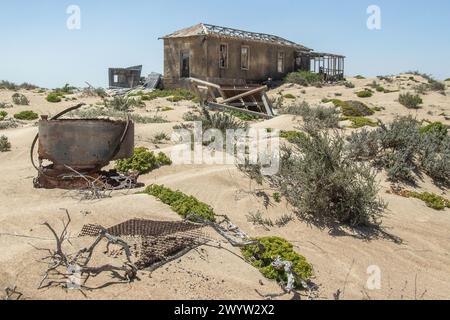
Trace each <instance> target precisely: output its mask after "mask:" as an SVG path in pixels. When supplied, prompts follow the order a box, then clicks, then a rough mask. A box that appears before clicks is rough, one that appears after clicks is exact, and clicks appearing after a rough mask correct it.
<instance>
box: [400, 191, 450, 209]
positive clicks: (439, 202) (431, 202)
mask: <svg viewBox="0 0 450 320" xmlns="http://www.w3.org/2000/svg"><path fill="white" fill-rule="evenodd" d="M406 196H407V197H409V198H416V199H419V200H422V201H423V202H425V204H426V205H427V206H428V207H429V208H432V209H434V210H444V209H445V208H450V201H449V200H447V199H445V198H443V197H441V196H439V195H437V194H434V193H429V192H423V193H419V192H413V191H408V192H406Z"/></svg>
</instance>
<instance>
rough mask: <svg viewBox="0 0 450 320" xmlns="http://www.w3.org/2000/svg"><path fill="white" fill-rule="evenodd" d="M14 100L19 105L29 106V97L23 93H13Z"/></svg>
mask: <svg viewBox="0 0 450 320" xmlns="http://www.w3.org/2000/svg"><path fill="white" fill-rule="evenodd" d="M12 101H13V102H14V104H16V105H19V106H27V105H29V104H30V101H29V100H28V98H27V97H25V96H24V95H23V94H21V93H14V94H13V95H12Z"/></svg>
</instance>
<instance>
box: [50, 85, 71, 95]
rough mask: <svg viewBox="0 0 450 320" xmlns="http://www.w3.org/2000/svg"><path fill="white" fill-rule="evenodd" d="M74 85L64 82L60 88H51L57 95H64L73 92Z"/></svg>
mask: <svg viewBox="0 0 450 320" xmlns="http://www.w3.org/2000/svg"><path fill="white" fill-rule="evenodd" d="M75 89H76V88H75V87H72V86H70V85H69V84H68V83H66V84H65V85H64V87H62V88H56V89H55V90H53V91H54V92H55V93H57V94H58V95H59V96H64V95H70V94H73V91H74V90H75Z"/></svg>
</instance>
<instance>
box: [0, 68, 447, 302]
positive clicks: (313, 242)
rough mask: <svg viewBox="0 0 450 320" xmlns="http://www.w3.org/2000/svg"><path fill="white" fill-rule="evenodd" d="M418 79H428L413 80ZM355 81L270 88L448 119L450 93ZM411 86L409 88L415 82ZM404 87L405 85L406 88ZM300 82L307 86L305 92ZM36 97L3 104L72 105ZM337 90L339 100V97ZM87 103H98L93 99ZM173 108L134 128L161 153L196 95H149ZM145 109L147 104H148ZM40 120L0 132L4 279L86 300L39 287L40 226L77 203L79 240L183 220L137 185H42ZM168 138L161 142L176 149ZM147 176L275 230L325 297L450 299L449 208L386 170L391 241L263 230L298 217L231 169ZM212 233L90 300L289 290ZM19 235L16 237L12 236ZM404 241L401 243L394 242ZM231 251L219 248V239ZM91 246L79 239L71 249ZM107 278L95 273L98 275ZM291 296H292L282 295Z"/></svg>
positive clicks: (1, 94) (30, 291)
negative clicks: (309, 268) (363, 92)
mask: <svg viewBox="0 0 450 320" xmlns="http://www.w3.org/2000/svg"><path fill="white" fill-rule="evenodd" d="M402 77H403V78H402V79H396V80H395V81H394V83H392V84H385V87H386V88H388V89H391V90H401V91H404V90H407V89H408V88H410V86H411V85H412V83H413V82H412V81H411V80H409V75H405V76H402ZM416 79H417V81H424V80H423V79H421V78H420V77H417V76H416ZM349 80H350V81H352V82H353V83H354V84H355V85H356V88H354V89H348V88H345V87H343V86H325V87H323V88H301V87H299V86H295V85H294V86H291V85H283V86H282V87H280V88H277V89H275V90H273V91H272V92H270V96H272V97H276V96H279V93H280V92H282V94H286V93H291V94H293V95H294V96H296V99H295V100H293V101H286V102H285V103H287V104H288V103H299V102H301V101H303V100H305V101H307V102H309V103H320V102H321V100H322V99H323V98H336V97H337V98H338V99H342V100H360V101H364V102H365V103H368V104H369V105H370V106H379V107H384V108H385V110H383V111H380V112H377V113H376V114H375V115H373V116H371V117H370V118H372V119H374V120H376V119H380V120H382V121H391V120H392V119H393V118H394V117H395V116H396V115H406V114H412V115H413V116H415V117H417V118H418V119H428V120H430V121H441V122H443V123H445V124H447V125H450V119H449V118H448V117H447V118H446V117H445V115H443V114H446V115H450V98H449V96H450V92H449V91H448V90H447V96H444V95H441V94H439V93H429V94H427V95H426V96H424V107H423V108H422V109H420V110H418V111H410V110H408V109H406V108H405V107H403V106H401V105H400V104H399V103H398V102H397V101H396V99H397V98H398V92H396V93H388V94H383V93H377V94H374V96H373V97H371V98H368V99H359V98H357V97H356V95H355V92H356V91H358V90H359V89H361V88H362V87H363V86H366V85H367V84H369V83H371V82H372V81H373V80H374V79H364V80H358V79H354V78H352V79H349ZM408 83H410V85H409V86H408ZM402 88H404V89H402ZM302 90H305V91H304V93H303V92H302ZM22 93H24V94H25V95H26V96H27V97H29V99H30V101H31V103H30V106H27V107H17V106H16V107H14V108H13V109H6V111H7V112H8V113H9V114H10V115H12V114H13V113H15V112H18V111H22V110H27V109H31V110H35V111H36V112H38V113H39V114H56V113H57V112H59V111H61V110H63V109H64V108H65V107H67V106H70V105H73V104H74V103H73V102H62V103H60V104H51V103H48V102H46V101H45V95H43V94H38V93H32V92H30V91H24V92H22ZM336 94H338V96H336ZM11 95H12V93H11V92H10V91H6V90H1V91H0V101H4V102H6V101H9V100H10V96H11ZM78 100H79V101H83V102H84V101H85V102H86V103H88V104H89V103H95V102H96V99H95V98H88V99H84V98H81V97H78ZM161 105H171V106H172V108H174V110H173V111H168V112H167V113H164V115H165V116H167V119H168V120H169V121H170V123H166V124H145V125H143V124H139V125H137V126H136V144H137V145H142V146H146V147H150V148H152V149H155V150H156V146H155V145H154V143H153V142H152V138H153V136H154V135H155V134H157V133H160V132H164V133H166V134H170V133H171V132H172V128H173V126H174V125H175V124H177V123H179V122H181V121H182V119H181V117H182V115H183V114H184V113H185V112H187V111H188V110H190V107H192V104H191V103H183V102H180V103H177V104H176V105H174V104H171V103H170V102H168V101H165V100H164V101H158V102H157V103H156V102H147V107H146V110H147V111H148V112H154V111H155V109H156V107H157V106H161ZM140 112H142V113H145V112H144V111H140ZM252 126H254V127H257V128H273V129H280V130H281V129H282V130H290V129H294V128H295V127H297V126H298V123H297V120H296V119H295V117H292V116H287V115H282V116H280V117H277V118H275V119H272V120H268V121H260V122H257V123H254V124H252ZM36 132H37V127H35V126H33V124H32V123H29V124H27V125H24V126H21V127H19V128H16V129H8V130H2V131H0V135H6V136H7V137H8V138H9V140H10V142H11V144H12V150H11V151H10V152H6V153H0V168H1V174H0V251H1V252H2V253H1V254H0V286H1V287H5V286H12V285H17V287H18V289H20V291H21V292H22V293H23V294H24V296H25V297H26V298H32V299H55V298H58V299H84V296H83V295H82V294H81V293H80V292H78V291H70V290H69V291H67V292H66V291H65V290H63V289H59V288H54V289H50V290H37V289H36V288H37V284H38V283H39V281H40V279H41V277H42V272H43V271H44V269H45V265H43V264H40V263H37V262H36V261H37V260H39V259H40V258H42V256H43V253H42V252H40V251H37V250H36V249H34V248H33V247H32V246H31V245H30V244H33V245H34V246H38V247H48V246H50V245H52V242H51V241H48V240H39V239H36V238H45V239H48V238H49V237H50V235H49V233H48V230H47V229H46V228H44V227H43V226H42V225H41V224H42V223H43V222H44V221H48V222H50V223H52V224H54V225H58V226H59V225H60V221H59V220H60V218H62V217H63V216H64V212H63V211H61V210H60V208H66V209H68V210H69V211H70V213H71V216H72V219H73V223H72V224H71V235H72V236H76V235H77V234H78V232H79V231H80V230H81V228H82V226H83V225H85V224H89V223H92V224H101V225H103V226H106V227H108V226H112V225H114V224H117V223H120V222H123V221H125V220H128V219H132V218H144V219H153V220H164V221H166V220H167V221H178V220H180V218H179V217H178V216H177V214H175V213H174V212H173V211H172V210H171V209H170V208H169V207H168V206H166V205H164V204H162V203H161V202H159V201H157V200H156V199H154V198H153V197H150V196H146V195H139V194H134V191H133V192H128V193H127V192H115V193H114V194H113V197H112V198H109V199H103V200H98V201H82V202H80V201H79V200H78V199H76V198H74V197H73V194H71V193H68V192H65V191H61V190H36V189H34V188H33V185H32V180H33V177H34V176H35V175H36V172H35V171H34V169H33V167H32V166H31V163H30V161H29V147H30V144H31V141H32V139H33V138H34V135H35V134H36ZM171 147H172V144H171V143H169V142H167V143H165V144H162V145H159V146H158V148H164V150H170V148H171ZM140 181H141V182H143V183H145V184H147V185H148V184H151V183H158V184H164V185H166V186H169V187H171V188H173V189H179V190H181V191H183V192H184V193H186V194H189V195H193V196H195V197H197V198H198V199H199V200H201V201H204V202H206V203H208V204H210V205H211V206H212V207H213V208H214V210H215V212H216V213H217V214H224V215H227V216H228V217H230V218H231V220H232V221H233V222H234V223H235V224H236V225H238V226H239V227H240V228H242V230H243V231H245V232H246V233H247V234H249V235H250V236H252V237H257V236H266V235H278V236H282V237H284V238H286V239H287V240H289V241H290V242H292V243H293V244H294V245H295V249H296V251H298V252H299V253H300V254H302V255H304V256H305V257H306V258H307V259H308V261H310V262H311V263H312V265H313V267H314V274H315V277H314V279H313V281H314V282H315V283H316V284H317V285H318V286H319V297H320V298H322V299H333V294H334V293H336V291H337V290H338V289H340V290H341V292H342V294H341V298H342V299H369V298H370V299H415V298H417V299H421V298H423V299H449V298H450V269H449V265H450V236H449V232H448V230H449V229H450V210H448V209H446V210H445V211H435V210H432V209H430V208H428V207H426V206H425V205H424V203H423V202H421V201H419V200H415V199H407V198H401V197H398V196H395V195H392V194H387V193H386V191H387V190H389V183H387V182H386V177H385V176H384V174H383V173H380V175H379V181H380V184H381V191H380V196H381V197H382V198H383V199H384V200H386V201H387V202H388V203H389V207H388V210H387V211H386V216H385V218H384V220H383V227H384V229H385V230H386V233H387V234H388V235H391V236H392V237H389V236H385V237H378V238H375V239H371V240H364V239H361V238H359V237H357V236H356V235H355V234H354V233H352V232H350V231H349V232H342V233H340V234H333V233H331V231H330V230H327V229H325V230H321V229H318V228H317V227H315V226H311V225H308V224H306V223H305V222H303V221H300V220H297V219H296V220H294V221H292V222H291V223H289V224H288V225H287V226H285V227H271V228H269V230H266V229H265V228H263V227H257V226H254V225H253V224H252V223H250V222H249V221H248V218H247V216H248V215H249V214H251V213H256V212H257V211H260V212H262V213H263V214H264V216H265V217H268V218H270V219H272V220H276V219H277V218H280V217H281V216H283V215H284V214H293V209H292V208H291V207H290V206H289V205H288V204H287V203H286V202H282V203H280V204H276V203H271V204H270V205H269V207H268V208H266V207H265V206H264V201H263V199H262V198H260V197H258V196H257V195H256V194H257V191H264V192H266V193H267V194H269V195H271V194H272V193H273V192H275V190H270V188H269V187H268V186H257V185H256V183H254V182H251V181H250V180H249V178H247V177H246V176H245V175H244V174H243V173H241V172H240V171H239V170H238V169H237V168H236V167H235V166H232V165H207V166H199V165H192V166H187V165H184V166H170V167H164V168H161V169H158V170H156V171H153V172H151V173H150V174H147V175H144V176H142V177H141V178H140ZM418 189H419V190H422V191H430V192H435V193H438V194H443V195H444V196H446V197H447V198H449V197H450V193H449V192H448V190H440V189H438V188H437V187H436V186H434V185H433V184H432V182H431V181H430V180H429V179H425V180H424V181H421V182H420V183H419V187H418ZM207 232H208V235H209V236H210V237H211V238H212V239H215V240H214V241H213V243H212V244H214V246H202V247H200V248H198V249H196V250H194V251H191V252H190V253H189V254H187V255H185V256H183V257H182V258H180V259H177V260H175V261H173V262H171V263H169V264H167V265H166V266H164V267H162V268H160V269H158V270H157V271H155V272H153V273H152V274H151V275H150V274H149V273H148V272H144V273H142V274H139V277H140V281H136V282H134V283H131V284H126V285H116V286H112V287H108V288H105V289H102V290H96V291H93V292H87V295H88V298H92V299H261V297H260V296H259V295H258V293H257V292H256V291H255V290H258V291H259V292H261V293H263V294H268V293H279V292H281V289H280V288H279V286H278V285H277V284H276V283H275V282H273V281H269V280H267V279H265V278H264V277H263V276H262V275H261V274H260V273H259V271H258V270H256V269H255V268H253V267H252V266H250V265H249V264H247V263H246V262H245V261H243V259H242V258H241V255H240V252H239V250H238V249H236V248H232V247H231V246H230V245H228V244H226V243H225V242H224V241H223V239H222V238H220V237H219V236H218V235H216V234H215V233H214V232H213V231H212V230H208V231H207ZM14 235H16V236H14ZM394 240H401V241H394ZM218 243H220V244H221V245H222V249H220V248H217V244H218ZM82 244H83V240H81V239H76V238H75V239H74V240H73V246H74V247H73V248H72V249H76V248H78V246H81V245H82ZM374 265H375V266H378V267H379V268H380V270H381V273H382V287H381V289H380V290H369V289H368V288H367V286H366V284H367V280H368V278H369V275H368V274H367V270H368V268H369V267H370V266H374ZM103 280H104V279H98V282H99V283H100V282H101V281H103ZM284 298H290V296H285V297H284Z"/></svg>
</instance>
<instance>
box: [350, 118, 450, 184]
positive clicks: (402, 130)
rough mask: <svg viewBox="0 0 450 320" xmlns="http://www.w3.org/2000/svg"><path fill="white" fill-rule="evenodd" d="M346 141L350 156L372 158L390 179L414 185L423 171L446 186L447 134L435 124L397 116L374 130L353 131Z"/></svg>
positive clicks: (449, 141) (449, 154) (449, 178)
mask: <svg viewBox="0 0 450 320" xmlns="http://www.w3.org/2000/svg"><path fill="white" fill-rule="evenodd" d="M350 140H351V141H350V144H349V147H348V150H349V156H350V157H351V158H354V159H357V160H359V159H364V160H368V161H373V164H374V165H375V166H378V167H380V168H384V169H385V170H386V172H387V175H388V178H389V180H391V181H393V182H405V183H410V184H414V183H415V182H416V176H417V175H420V174H421V173H422V172H424V173H426V174H427V175H428V176H430V177H431V178H433V179H434V181H435V182H436V183H439V184H442V185H444V186H449V185H450V165H449V164H450V137H449V136H448V135H444V131H443V130H442V127H441V126H439V125H433V126H430V127H424V128H422V127H421V125H420V123H419V122H418V121H417V120H415V119H413V118H412V117H411V116H409V117H400V118H397V119H395V120H394V121H393V122H392V123H390V124H387V125H386V124H383V125H382V126H381V127H380V128H378V129H377V130H376V131H373V132H370V133H368V132H367V131H364V130H363V131H361V132H358V133H354V134H352V136H351V137H350Z"/></svg>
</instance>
